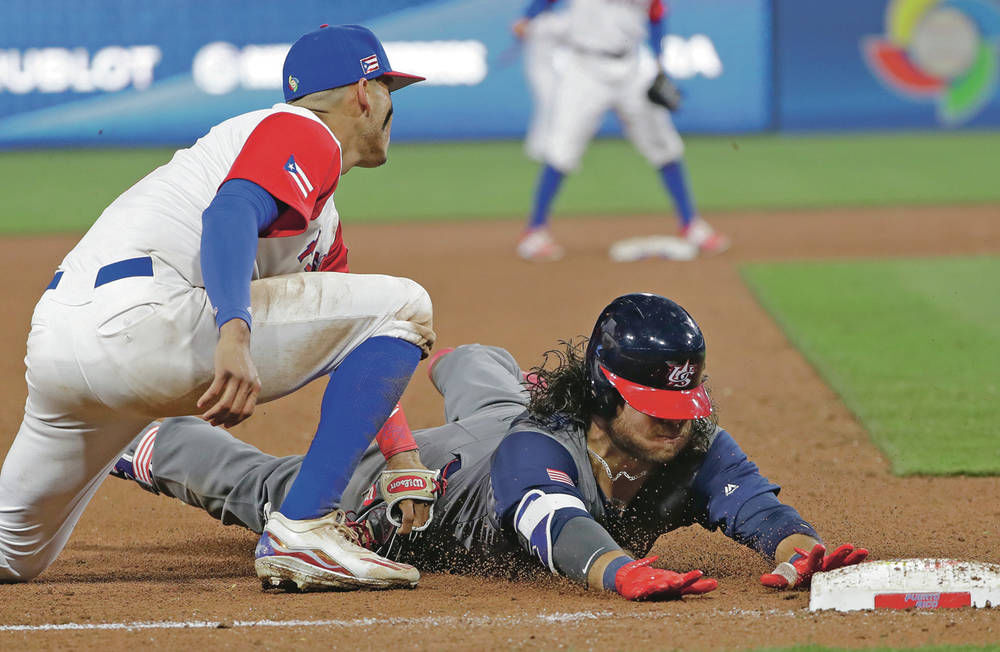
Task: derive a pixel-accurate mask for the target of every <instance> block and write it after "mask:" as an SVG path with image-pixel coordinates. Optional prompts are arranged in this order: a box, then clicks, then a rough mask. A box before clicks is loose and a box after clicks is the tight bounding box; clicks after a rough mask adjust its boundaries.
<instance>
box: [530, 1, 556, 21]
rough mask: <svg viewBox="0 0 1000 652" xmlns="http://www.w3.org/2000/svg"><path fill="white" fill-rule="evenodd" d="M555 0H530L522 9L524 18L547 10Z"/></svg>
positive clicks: (532, 16)
mask: <svg viewBox="0 0 1000 652" xmlns="http://www.w3.org/2000/svg"><path fill="white" fill-rule="evenodd" d="M554 2H555V0H531V2H530V3H529V4H528V6H527V7H525V9H524V17H525V18H534V17H535V16H537V15H538V14H540V13H542V12H543V11H545V10H547V9H548V8H549V7H550V6H551V5H552V4H553V3H554Z"/></svg>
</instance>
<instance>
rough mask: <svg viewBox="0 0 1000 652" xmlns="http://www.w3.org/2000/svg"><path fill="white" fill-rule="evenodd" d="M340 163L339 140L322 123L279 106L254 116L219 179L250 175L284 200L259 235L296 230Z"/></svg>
mask: <svg viewBox="0 0 1000 652" xmlns="http://www.w3.org/2000/svg"><path fill="white" fill-rule="evenodd" d="M340 165H341V161H340V146H339V145H338V144H337V141H336V140H335V139H334V138H333V136H332V135H331V134H330V132H329V130H327V128H326V127H325V126H323V125H322V124H320V123H318V122H316V121H315V120H310V119H309V118H306V117H304V116H301V115H296V114H294V113H288V112H284V111H283V112H279V113H275V114H273V115H270V116H268V117H266V118H264V119H263V120H261V121H260V124H258V125H257V127H256V128H255V129H254V130H253V131H252V132H251V133H250V136H249V137H248V138H247V141H246V142H245V143H244V144H243V149H242V150H240V153H239V155H238V156H237V157H236V160H235V161H234V162H233V166H232V167H231V168H230V169H229V174H228V175H227V176H226V179H225V181H223V183H225V182H226V181H229V180H230V179H246V180H247V181H253V182H254V183H256V184H257V185H259V186H260V187H261V188H263V189H264V190H266V191H268V192H269V193H271V195H272V196H274V198H275V199H276V200H278V201H279V202H282V203H284V204H285V205H287V206H288V208H287V209H285V210H284V211H283V212H282V213H281V214H280V215H278V219H277V220H276V221H275V222H274V223H273V224H271V226H270V227H268V229H267V231H266V232H265V233H264V234H263V235H264V237H282V236H289V235H297V234H299V233H302V232H303V231H305V230H306V227H307V226H308V224H309V221H310V220H313V219H315V217H316V216H317V215H318V214H319V210H320V209H321V208H322V207H323V204H325V203H326V199H328V198H329V196H330V195H331V194H332V193H333V191H334V189H336V187H337V182H338V181H339V180H340Z"/></svg>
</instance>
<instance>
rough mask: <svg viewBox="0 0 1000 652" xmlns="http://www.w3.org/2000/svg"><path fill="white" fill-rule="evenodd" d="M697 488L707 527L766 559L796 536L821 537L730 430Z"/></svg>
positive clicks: (713, 448) (719, 442)
mask: <svg viewBox="0 0 1000 652" xmlns="http://www.w3.org/2000/svg"><path fill="white" fill-rule="evenodd" d="M693 488H694V492H695V495H696V497H697V500H698V501H699V503H700V511H701V515H700V517H699V521H700V522H701V523H702V525H704V526H705V527H706V528H708V529H710V530H714V529H716V528H721V529H722V531H723V532H724V533H725V534H726V536H728V537H729V538H731V539H733V540H734V541H738V542H739V543H742V544H744V545H746V546H749V547H750V548H753V549H754V550H756V551H757V552H759V553H761V554H763V555H765V556H767V557H770V558H773V557H774V551H775V549H776V548H777V546H778V544H779V543H780V542H781V540H782V539H784V538H785V537H787V536H789V535H791V534H807V535H809V536H812V537H815V538H816V539H819V536H818V535H817V534H816V531H815V530H814V529H813V527H812V525H810V524H809V523H807V522H806V521H805V520H803V518H802V517H801V516H800V515H799V513H798V512H797V511H796V510H795V509H794V508H793V507H791V506H789V505H785V504H783V503H782V502H781V501H779V500H778V492H779V491H781V487H779V486H778V485H776V484H773V483H771V482H770V481H768V479H767V478H765V477H764V476H762V475H761V474H760V471H759V470H758V469H757V465H756V464H754V463H753V462H751V461H750V460H749V459H747V456H746V454H745V453H744V452H743V451H742V450H741V449H740V447H739V445H738V444H737V443H736V441H735V440H734V439H733V438H732V437H731V436H730V435H729V433H727V432H726V431H721V432H719V434H718V435H717V436H716V438H715V441H714V442H712V446H711V448H709V450H708V454H707V455H706V456H705V461H704V463H703V464H702V467H701V470H700V471H699V472H698V475H697V477H695V482H694V487H693Z"/></svg>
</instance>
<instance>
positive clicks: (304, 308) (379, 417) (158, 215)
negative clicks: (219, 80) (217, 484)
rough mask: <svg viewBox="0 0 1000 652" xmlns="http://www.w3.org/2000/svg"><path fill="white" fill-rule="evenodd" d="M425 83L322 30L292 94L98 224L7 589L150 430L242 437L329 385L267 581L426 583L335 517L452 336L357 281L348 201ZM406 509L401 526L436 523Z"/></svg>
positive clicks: (362, 31)
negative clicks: (247, 426) (401, 104)
mask: <svg viewBox="0 0 1000 652" xmlns="http://www.w3.org/2000/svg"><path fill="white" fill-rule="evenodd" d="M421 79H423V78H422V77H417V76H414V75H407V74H403V73H399V72H395V71H393V70H392V68H391V67H390V65H389V61H388V59H387V58H386V55H385V51H384V50H383V48H382V45H381V43H379V41H378V39H377V38H376V37H375V35H374V34H373V33H372V32H371V31H369V30H368V29H366V28H364V27H360V26H354V25H344V26H334V27H328V26H325V25H324V26H323V27H322V28H321V29H319V30H317V31H314V32H311V33H309V34H306V35H305V36H303V37H302V38H301V39H299V40H298V41H297V42H296V43H295V44H294V45H293V46H292V47H291V49H290V50H289V52H288V55H287V57H286V59H285V64H284V71H283V86H284V95H285V100H286V103H283V104H276V105H275V106H274V107H272V108H270V109H265V110H260V111H253V112H251V113H246V114H243V115H240V116H237V117H235V118H232V119H230V120H227V121H225V122H223V123H221V124H219V125H217V126H215V127H214V128H212V130H211V131H209V133H208V134H206V135H205V136H204V137H202V138H201V139H199V140H198V141H197V142H196V143H195V144H194V145H193V146H192V147H191V148H189V149H182V150H179V151H178V152H177V153H176V154H175V155H174V157H173V158H172V159H171V160H170V162H168V163H167V164H165V165H163V166H162V167H160V168H158V169H156V170H154V171H153V172H151V173H150V174H149V175H147V176H146V177H145V178H144V179H142V180H141V181H139V182H138V183H136V184H135V185H134V186H132V187H131V188H129V189H128V190H127V191H126V192H125V193H123V194H122V195H121V196H120V197H118V199H116V200H115V201H114V202H113V203H112V204H111V205H110V206H109V207H108V208H107V209H106V210H105V211H104V212H103V213H102V214H101V216H100V218H99V219H98V220H97V222H96V223H95V224H94V226H93V227H92V228H91V229H90V231H88V233H87V234H86V235H85V236H84V237H83V239H82V240H81V241H80V242H79V244H77V246H76V247H74V248H73V250H72V251H70V253H69V254H68V255H67V256H66V258H65V259H64V260H63V262H62V263H61V264H60V265H59V268H58V271H56V273H55V276H54V278H53V279H52V282H51V283H50V284H49V286H48V287H47V288H46V289H45V292H44V294H43V296H42V298H41V300H40V301H39V302H38V305H37V306H36V308H35V312H34V315H33V316H32V319H31V332H30V334H29V336H28V347H27V357H26V358H25V362H26V365H27V374H26V378H27V382H28V399H27V403H26V405H25V414H24V421H23V422H22V424H21V428H20V430H19V431H18V433H17V437H16V439H15V440H14V442H13V445H12V446H11V448H10V451H9V452H8V454H7V457H6V460H5V461H4V464H3V469H2V472H0V581H25V580H29V579H31V578H33V577H35V576H36V575H38V574H39V573H40V572H42V571H43V570H44V569H45V568H46V567H47V566H48V565H49V564H50V563H51V562H52V561H53V560H54V559H55V557H56V556H57V555H58V554H59V551H60V550H61V549H62V548H63V546H64V545H65V543H66V540H67V538H68V537H69V535H70V532H71V530H72V529H73V527H74V525H75V524H76V522H77V520H78V519H79V517H80V515H81V513H82V511H83V510H84V508H85V507H86V505H87V503H88V501H89V500H90V499H91V497H92V496H93V495H94V492H95V491H96V490H97V488H98V486H99V485H100V483H101V481H102V480H103V479H104V477H105V476H106V475H107V473H108V470H109V469H110V468H111V467H112V466H113V465H114V463H115V460H117V458H118V455H119V453H120V452H121V450H122V448H123V447H124V446H125V445H127V444H128V442H129V441H130V440H131V439H132V437H134V435H135V432H136V430H137V429H139V428H142V427H143V426H144V425H145V424H147V423H149V421H150V419H151V418H154V417H158V416H165V415H181V414H192V413H200V414H201V418H202V419H204V420H205V421H206V422H207V423H211V424H214V425H222V426H230V425H234V424H236V423H239V422H240V421H242V420H243V419H246V418H247V417H249V416H250V415H251V414H252V413H253V411H254V407H255V405H256V403H257V402H258V401H270V400H273V399H275V398H278V397H280V396H283V395H285V394H288V393H290V392H294V391H295V390H297V389H298V388H300V387H302V386H303V385H305V384H306V383H308V382H310V381H311V380H313V379H316V378H319V377H321V376H325V375H330V382H329V384H328V386H327V389H326V393H325V395H324V396H323V404H322V409H321V417H320V424H319V428H318V430H317V432H316V435H315V437H314V439H313V441H312V444H311V446H310V448H309V452H308V453H307V454H306V455H305V457H304V458H303V460H302V465H301V469H300V471H299V474H298V477H297V478H296V480H295V481H294V482H292V483H289V485H288V486H287V487H286V489H287V491H286V492H285V494H284V495H283V496H282V500H281V501H280V502H276V503H275V504H274V505H273V508H274V509H273V511H272V512H271V519H270V521H269V523H268V527H267V529H266V530H264V532H263V534H262V537H261V543H260V545H259V546H258V550H257V554H256V562H255V563H256V567H257V571H258V574H259V575H260V576H261V577H262V578H263V579H264V580H265V581H270V582H272V583H275V584H280V583H281V582H286V581H293V582H297V583H299V584H303V585H307V586H308V587H309V588H313V589H319V588H345V587H346V588H353V587H358V586H373V587H391V586H400V585H402V586H409V585H413V584H414V583H415V582H416V581H417V579H418V577H419V574H418V573H417V571H416V569H414V568H412V567H410V566H406V565H404V564H397V563H392V562H385V561H384V560H381V559H379V558H378V557H377V556H376V555H374V554H372V553H371V552H369V551H367V550H366V551H360V552H359V551H358V550H357V548H356V546H353V544H352V541H351V537H350V534H351V532H350V530H348V529H345V528H344V527H343V526H342V525H341V524H340V522H339V515H338V513H337V512H335V511H334V508H335V506H336V504H337V503H338V502H340V493H341V492H342V491H343V489H344V487H345V486H346V484H347V481H348V480H349V479H350V476H351V471H352V469H353V467H354V465H355V464H356V462H357V460H358V459H359V458H360V456H361V454H362V453H363V451H364V450H365V449H366V448H367V447H368V445H369V443H370V442H371V439H372V437H373V436H374V435H375V434H376V432H377V431H379V429H380V428H381V427H382V425H383V423H384V422H386V418H387V417H388V416H389V415H390V411H391V410H392V409H393V406H394V405H395V404H396V402H397V401H398V399H399V396H400V395H401V394H402V392H403V389H404V388H405V386H406V384H407V382H408V381H409V378H410V376H411V375H412V373H413V370H414V369H415V368H416V365H417V362H418V361H419V359H420V357H421V356H422V355H425V354H426V352H427V351H428V349H429V348H430V347H431V345H432V343H433V340H434V333H433V331H432V323H431V302H430V299H429V298H428V296H427V293H426V292H425V291H424V289H423V288H421V287H420V286H419V285H418V284H417V283H415V282H413V281H410V280H408V279H402V278H392V277H388V276H374V275H352V274H347V273H346V272H347V271H348V265H347V248H346V247H345V246H344V243H343V240H342V238H341V229H340V219H339V216H338V214H337V209H336V207H335V206H334V202H333V193H334V190H335V189H336V187H337V184H338V183H339V181H340V177H341V175H343V174H344V173H345V172H347V171H348V170H350V169H351V168H352V167H355V166H361V167H374V166H378V165H381V164H382V163H384V162H385V160H386V150H387V147H388V145H389V136H390V131H391V126H392V113H393V111H392V100H391V99H390V95H389V94H390V92H391V91H393V90H397V89H399V88H402V87H403V86H406V85H408V84H410V83H413V82H416V81H420V80H421ZM312 272H320V273H312ZM358 388H364V389H363V391H358ZM395 419H396V421H395V422H390V424H389V426H388V427H387V428H386V429H385V430H384V431H383V435H382V436H381V437H380V441H379V444H380V446H381V449H382V452H383V453H384V454H385V455H386V456H387V457H390V459H389V462H388V468H389V469H393V468H399V467H403V468H413V469H414V470H413V471H408V473H410V474H412V475H416V476H418V477H424V476H427V477H431V478H432V477H433V476H434V474H433V473H431V472H428V471H427V470H426V469H424V468H423V467H422V466H421V465H420V464H419V458H418V457H417V455H416V453H415V451H414V449H415V448H416V445H415V443H414V442H413V441H412V436H409V437H407V435H408V432H409V431H408V429H407V428H405V427H403V426H405V424H402V425H400V423H399V422H398V417H395ZM393 424H395V427H394V425H393ZM397 435H399V436H397ZM403 495H404V496H405V495H406V493H405V492H404V493H403ZM401 508H402V509H403V510H404V511H406V512H407V516H408V520H407V523H406V524H405V526H404V529H408V528H409V527H410V526H414V525H415V526H420V525H422V524H423V522H424V521H425V520H426V516H427V514H426V508H423V507H422V508H421V509H419V510H414V508H413V503H412V502H411V501H406V502H405V503H404V504H403V505H402V507H401ZM343 569H347V570H346V571H344V570H343Z"/></svg>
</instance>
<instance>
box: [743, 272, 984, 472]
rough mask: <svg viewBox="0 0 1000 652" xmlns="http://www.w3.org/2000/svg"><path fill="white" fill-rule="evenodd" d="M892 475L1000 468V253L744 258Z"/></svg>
mask: <svg viewBox="0 0 1000 652" xmlns="http://www.w3.org/2000/svg"><path fill="white" fill-rule="evenodd" d="M743 275H744V278H745V280H746V281H747V282H748V284H749V285H750V287H751V288H752V289H753V290H754V292H755V293H756V294H757V296H758V298H759V299H760V301H761V303H762V304H763V305H764V306H765V308H766V309H767V310H768V311H769V312H770V313H771V314H772V315H773V316H774V317H775V319H776V320H777V321H778V323H779V324H781V326H782V328H783V329H784V330H785V332H786V334H787V335H788V337H789V338H790V339H791V341H792V342H793V343H794V344H795V345H796V346H797V347H798V348H799V350H801V351H802V353H803V354H804V355H805V356H806V358H807V359H809V361H810V362H811V363H812V364H813V365H814V366H815V367H816V368H817V369H818V370H819V372H820V374H821V375H822V376H823V377H824V378H825V379H826V381H827V382H828V383H829V384H830V385H831V386H832V387H833V388H834V390H835V391H837V392H838V393H839V394H840V395H841V396H842V397H843V399H844V401H845V403H846V404H847V406H848V407H849V408H850V409H851V410H852V411H853V412H854V413H855V414H856V415H857V417H858V418H859V419H860V420H861V421H862V423H864V425H865V426H866V427H867V428H868V430H869V432H870V433H871V436H872V438H873V439H874V441H875V443H876V444H877V445H878V446H879V447H880V448H881V449H882V450H883V451H884V452H885V453H886V455H887V456H888V457H889V459H890V460H891V461H892V467H893V471H894V472H896V473H898V474H913V473H925V474H959V473H967V474H974V475H986V474H997V473H1000V439H998V437H997V431H996V429H997V424H996V416H997V406H998V405H1000V373H998V372H997V363H998V361H1000V328H998V326H997V325H998V324H1000V289H998V286H997V282H996V281H997V279H998V278H1000V257H975V258H942V259H933V260H931V259H926V260H901V261H892V262H863V261H851V262H844V263H777V264H758V265H750V266H748V267H746V268H745V269H744V270H743Z"/></svg>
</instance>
